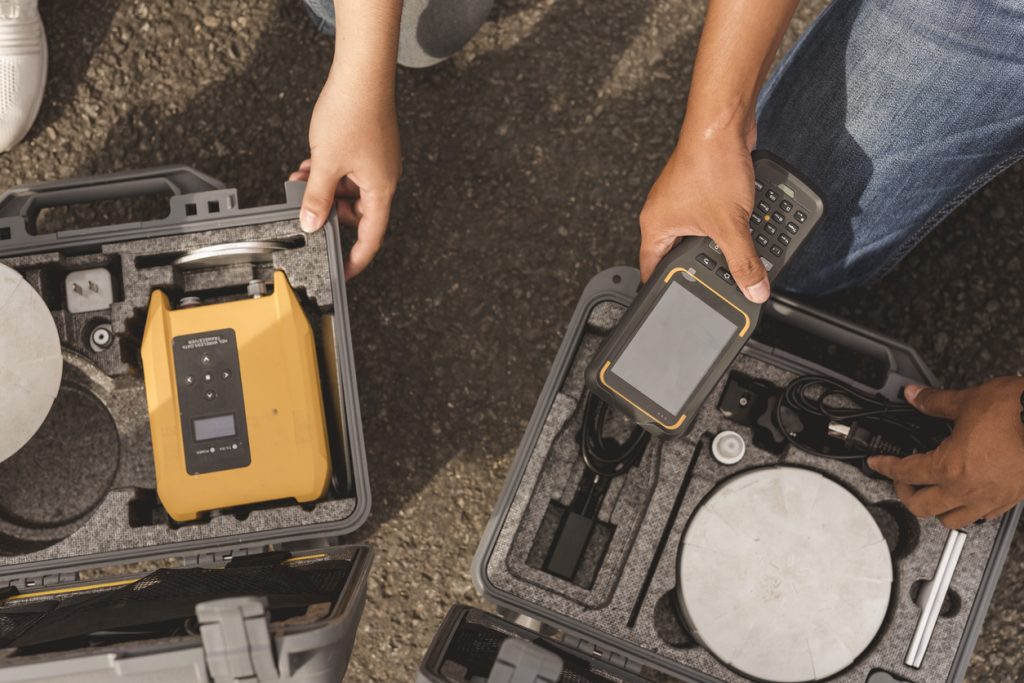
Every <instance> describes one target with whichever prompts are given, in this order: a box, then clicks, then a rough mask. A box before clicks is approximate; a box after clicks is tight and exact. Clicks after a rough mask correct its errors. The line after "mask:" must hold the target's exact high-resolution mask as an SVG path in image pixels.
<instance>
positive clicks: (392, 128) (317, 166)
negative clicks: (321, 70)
mask: <svg viewBox="0 0 1024 683" xmlns="http://www.w3.org/2000/svg"><path fill="white" fill-rule="evenodd" d="M364 81H365V74H363V73H361V72H359V71H357V70H353V69H343V68H339V67H337V66H336V67H335V68H334V69H332V70H331V75H330V76H329V77H328V79H327V82H326V84H325V85H324V88H323V90H322V91H321V93H320V97H319V98H318V99H317V102H316V106H315V107H314V109H313V117H312V120H311V121H310V124H309V148H310V158H309V159H306V160H305V161H303V162H302V164H300V166H299V168H298V170H297V171H295V172H294V173H292V174H291V176H289V178H288V179H289V180H301V181H306V191H305V194H304V195H303V198H302V210H301V213H300V214H299V221H300V223H301V225H302V229H303V230H305V231H307V232H313V231H315V230H318V229H320V228H321V227H322V226H323V224H324V223H325V222H326V221H327V217H328V215H329V214H330V211H331V207H332V206H334V207H335V208H336V209H337V212H338V220H339V222H340V223H341V224H342V225H343V226H347V227H352V228H356V229H357V231H358V234H357V238H356V242H355V244H353V245H352V248H351V249H350V250H349V252H348V254H347V256H346V259H345V278H346V279H349V278H352V277H354V276H356V275H358V274H359V273H360V272H361V271H362V270H363V269H364V268H366V266H368V265H369V264H370V262H371V261H372V260H373V257H374V256H375V255H376V254H377V251H378V250H379V249H380V246H381V242H382V240H383V238H384V233H385V231H386V230H387V226H388V216H389V214H390V211H391V199H392V197H393V196H394V193H395V187H396V185H397V184H398V178H399V176H400V175H401V153H400V149H399V140H398V120H397V116H396V113H395V102H394V94H393V92H392V90H391V89H389V88H379V87H372V86H371V87H367V84H366V83H365V82H364Z"/></svg>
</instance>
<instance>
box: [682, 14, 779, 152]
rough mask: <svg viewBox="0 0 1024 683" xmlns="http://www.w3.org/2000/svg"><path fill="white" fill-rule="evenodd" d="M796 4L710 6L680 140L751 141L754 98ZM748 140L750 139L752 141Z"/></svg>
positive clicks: (702, 33) (698, 49) (755, 98)
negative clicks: (724, 138) (725, 136)
mask: <svg viewBox="0 0 1024 683" xmlns="http://www.w3.org/2000/svg"><path fill="white" fill-rule="evenodd" d="M798 2H799V0H709V1H708V10H707V14H706V17H705V20H704V29H703V31H702V32H701V38H700V45H699V46H698V48H697V60H696V63H695V65H694V69H693V79H692V81H691V84H690V95H689V98H688V101H687V106H686V118H685V120H684V122H683V135H684V137H690V136H696V137H698V138H708V137H713V136H715V135H717V134H718V133H722V132H725V133H728V134H733V135H740V136H752V134H753V132H754V108H755V106H756V103H757V95H758V92H760V90H761V86H762V85H763V84H764V80H765V78H766V77H767V75H768V70H769V69H770V68H771V65H772V62H773V61H774V59H775V54H776V52H778V49H779V45H780V44H781V42H782V37H783V35H785V32H786V28H787V27H788V26H789V22H790V20H791V19H792V17H793V12H794V11H795V10H796V6H797V4H798ZM751 140H752V137H751Z"/></svg>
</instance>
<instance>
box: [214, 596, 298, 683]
mask: <svg viewBox="0 0 1024 683" xmlns="http://www.w3.org/2000/svg"><path fill="white" fill-rule="evenodd" d="M196 617H197V618H198V619H199V635H200V636H201V637H202V639H203V651H204V652H205V653H206V667H207V669H209V672H210V676H211V677H212V678H213V680H214V683H238V682H240V681H270V680H275V681H276V680H277V679H278V672H277V666H276V664H275V663H274V648H273V644H272V642H271V638H270V619H269V617H268V615H267V601H266V598H262V597H256V596H242V597H237V598H224V599H222V600H210V601H208V602H201V603H199V604H198V605H196Z"/></svg>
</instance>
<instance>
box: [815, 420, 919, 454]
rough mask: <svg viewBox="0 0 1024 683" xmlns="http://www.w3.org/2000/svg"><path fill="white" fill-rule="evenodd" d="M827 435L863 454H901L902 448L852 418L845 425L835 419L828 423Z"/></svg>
mask: <svg viewBox="0 0 1024 683" xmlns="http://www.w3.org/2000/svg"><path fill="white" fill-rule="evenodd" d="M828 435H829V436H831V437H832V438H833V439H839V440H840V441H842V442H843V444H844V445H845V446H846V447H847V448H848V449H850V450H851V451H856V452H858V453H864V454H865V455H875V454H878V455H903V454H904V453H903V449H902V448H900V447H899V446H896V445H895V444H892V443H890V442H889V441H887V440H886V439H884V438H882V437H881V436H880V435H878V434H874V433H872V432H870V431H868V430H867V429H864V428H863V427H861V426H860V425H858V424H857V422H856V420H854V421H853V422H852V423H851V424H849V425H846V424H843V423H842V422H837V421H835V420H833V421H831V422H829V423H828Z"/></svg>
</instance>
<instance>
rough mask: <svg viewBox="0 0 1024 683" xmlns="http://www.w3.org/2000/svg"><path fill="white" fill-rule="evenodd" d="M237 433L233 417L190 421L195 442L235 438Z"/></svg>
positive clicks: (221, 416) (225, 416) (203, 418)
mask: <svg viewBox="0 0 1024 683" xmlns="http://www.w3.org/2000/svg"><path fill="white" fill-rule="evenodd" d="M237 432H238V430H237V429H236V427H235V416H234V415H217V416H216V417H201V418H199V419H197V420H192V433H193V434H195V437H196V441H209V440H211V439H226V438H228V437H230V436H235V435H236V434H237Z"/></svg>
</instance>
